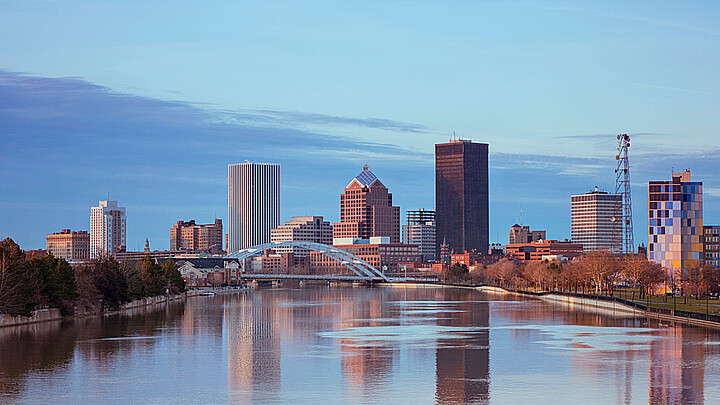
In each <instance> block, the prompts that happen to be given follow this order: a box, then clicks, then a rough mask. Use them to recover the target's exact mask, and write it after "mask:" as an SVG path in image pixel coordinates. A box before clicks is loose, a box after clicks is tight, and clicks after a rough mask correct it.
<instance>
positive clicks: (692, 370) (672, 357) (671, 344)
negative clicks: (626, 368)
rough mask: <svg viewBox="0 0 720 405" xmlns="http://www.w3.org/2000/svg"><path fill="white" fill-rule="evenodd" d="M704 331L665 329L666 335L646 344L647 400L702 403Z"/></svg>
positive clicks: (670, 402)
mask: <svg viewBox="0 0 720 405" xmlns="http://www.w3.org/2000/svg"><path fill="white" fill-rule="evenodd" d="M705 333H706V331H705V330H703V329H700V328H694V327H678V328H669V330H668V331H667V334H668V335H669V338H667V339H658V340H655V341H653V342H652V343H650V351H649V358H650V370H649V380H650V381H649V388H648V391H649V392H648V395H649V397H650V403H652V404H702V403H703V402H704V399H703V391H704V387H703V384H704V380H705V375H704V374H705V373H704V370H705V361H704V360H705V347H706V346H705V344H704V342H703V341H704V340H705V338H706V336H705Z"/></svg>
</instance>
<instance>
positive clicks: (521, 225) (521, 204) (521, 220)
mask: <svg viewBox="0 0 720 405" xmlns="http://www.w3.org/2000/svg"><path fill="white" fill-rule="evenodd" d="M520 226H522V204H520Z"/></svg>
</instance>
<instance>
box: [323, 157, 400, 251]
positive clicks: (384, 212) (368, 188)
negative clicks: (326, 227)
mask: <svg viewBox="0 0 720 405" xmlns="http://www.w3.org/2000/svg"><path fill="white" fill-rule="evenodd" d="M375 236H387V237H389V238H390V242H391V243H400V207H393V205H392V194H391V193H389V192H388V189H387V187H385V185H384V184H382V182H380V180H379V179H378V178H377V177H375V175H374V174H373V173H372V172H371V171H370V168H369V167H368V166H367V165H365V166H363V170H362V172H360V174H358V175H357V176H355V178H354V179H352V181H351V182H350V184H348V185H347V187H345V192H343V193H342V194H341V195H340V222H337V223H334V224H333V238H360V239H369V238H371V237H375Z"/></svg>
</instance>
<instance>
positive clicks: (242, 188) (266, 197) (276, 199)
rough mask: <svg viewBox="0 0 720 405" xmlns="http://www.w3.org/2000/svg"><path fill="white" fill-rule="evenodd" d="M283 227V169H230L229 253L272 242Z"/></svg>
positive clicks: (260, 166) (270, 166) (256, 165)
mask: <svg viewBox="0 0 720 405" xmlns="http://www.w3.org/2000/svg"><path fill="white" fill-rule="evenodd" d="M279 225H280V165H279V164H277V163H252V162H246V163H235V164H230V165H228V246H227V251H228V253H233V252H237V251H238V250H242V249H245V248H247V247H250V246H254V245H257V244H260V243H268V242H270V231H271V230H272V229H273V228H277V227H278V226H279Z"/></svg>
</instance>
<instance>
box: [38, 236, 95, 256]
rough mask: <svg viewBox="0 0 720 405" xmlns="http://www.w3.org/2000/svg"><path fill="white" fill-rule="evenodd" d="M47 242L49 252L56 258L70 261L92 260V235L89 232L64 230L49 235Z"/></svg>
mask: <svg viewBox="0 0 720 405" xmlns="http://www.w3.org/2000/svg"><path fill="white" fill-rule="evenodd" d="M46 240H47V252H48V253H51V254H52V255H53V256H55V257H62V258H63V259H65V260H68V261H77V260H87V259H89V258H90V234H89V233H88V232H87V231H70V230H69V229H63V230H62V231H60V232H56V233H51V234H49V235H47V237H46Z"/></svg>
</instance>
